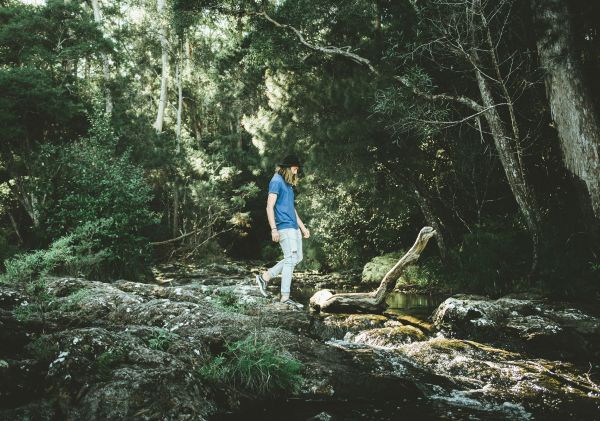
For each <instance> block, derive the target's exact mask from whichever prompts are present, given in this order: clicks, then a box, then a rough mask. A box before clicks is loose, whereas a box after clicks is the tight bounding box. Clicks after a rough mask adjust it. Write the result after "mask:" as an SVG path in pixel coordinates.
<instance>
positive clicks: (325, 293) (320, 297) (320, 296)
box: [309, 289, 333, 309]
mask: <svg viewBox="0 0 600 421" xmlns="http://www.w3.org/2000/svg"><path fill="white" fill-rule="evenodd" d="M332 296H333V292H331V291H330V290H328V289H322V290H320V291H317V292H316V293H315V294H314V295H313V296H312V297H310V301H309V305H310V308H312V309H319V308H321V305H322V304H323V303H324V302H325V301H327V300H329V299H330V298H331V297H332Z"/></svg>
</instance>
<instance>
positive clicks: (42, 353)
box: [27, 335, 59, 362]
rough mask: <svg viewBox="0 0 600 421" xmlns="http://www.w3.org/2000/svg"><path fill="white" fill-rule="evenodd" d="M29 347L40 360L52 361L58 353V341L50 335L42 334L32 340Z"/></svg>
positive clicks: (32, 353)
mask: <svg viewBox="0 0 600 421" xmlns="http://www.w3.org/2000/svg"><path fill="white" fill-rule="evenodd" d="M27 349H28V350H29V352H30V353H31V355H33V357H34V358H35V359H36V360H37V361H40V362H45V361H52V359H53V358H54V357H55V356H56V355H57V354H58V351H59V349H58V343H56V342H52V341H51V340H50V338H49V337H48V336H45V335H42V336H39V337H37V338H36V339H34V340H33V341H31V342H30V343H29V344H28V345H27Z"/></svg>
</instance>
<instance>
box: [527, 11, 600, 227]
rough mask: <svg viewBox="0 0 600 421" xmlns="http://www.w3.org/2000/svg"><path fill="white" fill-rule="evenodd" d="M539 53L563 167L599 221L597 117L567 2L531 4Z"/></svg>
mask: <svg viewBox="0 0 600 421" xmlns="http://www.w3.org/2000/svg"><path fill="white" fill-rule="evenodd" d="M532 7H533V15H534V19H535V23H536V27H537V49H538V54H539V59H540V64H541V65H542V67H543V69H544V70H545V77H546V92H547V95H548V99H549V102H550V111H551V113H552V119H553V120H554V122H555V125H556V129H557V130H558V137H559V139H560V145H561V149H562V152H563V154H564V162H565V166H566V167H567V168H568V169H569V171H571V172H572V173H573V174H574V175H575V176H576V177H578V178H579V179H581V180H582V181H583V183H585V185H586V187H587V190H588V194H589V198H590V202H591V206H592V209H593V212H594V215H595V217H596V218H597V219H600V117H599V116H598V112H597V110H595V109H594V104H593V101H592V98H591V93H590V91H589V90H588V89H585V86H584V82H583V81H584V75H583V71H582V69H581V64H580V60H579V57H578V56H577V54H576V51H577V50H576V49H575V48H574V46H575V39H574V35H573V28H572V26H571V20H570V16H569V10H568V6H567V2H565V1H564V0H533V1H532Z"/></svg>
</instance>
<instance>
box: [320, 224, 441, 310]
mask: <svg viewBox="0 0 600 421" xmlns="http://www.w3.org/2000/svg"><path fill="white" fill-rule="evenodd" d="M434 235H435V230H434V229H433V228H431V227H423V228H422V229H421V231H419V235H418V236H417V239H416V241H415V243H414V244H413V246H412V247H411V248H410V250H408V252H406V254H405V255H404V256H402V257H401V258H400V260H398V262H397V263H396V264H395V265H394V267H393V268H391V269H390V270H389V272H388V273H387V274H386V275H385V276H384V277H383V279H382V280H381V283H380V284H379V287H378V288H377V289H376V290H375V291H372V292H350V293H342V294H333V293H332V292H331V291H329V290H328V289H322V290H320V291H318V292H316V293H315V294H314V295H313V296H312V297H311V299H310V307H311V308H313V309H314V310H317V311H322V312H327V313H378V312H381V311H382V310H383V309H384V307H385V299H386V297H387V296H388V294H389V293H390V292H392V291H393V290H394V287H395V286H396V281H397V280H398V278H400V275H402V272H403V271H404V268H406V266H408V265H409V264H411V263H413V262H415V261H416V260H417V259H418V258H419V256H420V255H421V252H422V251H423V250H424V249H425V246H426V245H427V242H428V241H429V239H430V238H431V237H433V236H434Z"/></svg>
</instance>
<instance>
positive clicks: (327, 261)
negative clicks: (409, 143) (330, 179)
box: [301, 182, 413, 269]
mask: <svg viewBox="0 0 600 421" xmlns="http://www.w3.org/2000/svg"><path fill="white" fill-rule="evenodd" d="M310 184H312V185H309V186H307V187H306V189H307V190H308V191H309V193H308V195H307V196H308V197H304V198H302V199H301V200H302V201H301V206H302V205H304V209H305V213H306V214H308V215H310V217H311V220H312V221H314V222H312V221H309V224H308V225H309V226H310V227H311V228H312V235H313V236H314V238H313V237H311V239H310V240H309V241H308V242H307V252H306V253H305V254H306V255H307V262H306V264H305V267H311V266H314V265H313V263H312V262H311V260H313V261H317V262H320V264H321V265H322V266H323V267H324V268H333V269H351V268H361V267H362V265H364V263H365V262H366V261H368V259H369V258H370V257H372V256H374V255H376V254H380V253H385V252H389V251H391V250H394V249H396V248H397V247H398V246H399V245H400V246H403V245H404V246H405V245H407V243H408V241H407V240H408V239H409V238H410V239H411V240H412V238H411V237H412V235H410V234H409V233H410V222H411V219H412V217H411V212H412V211H413V210H412V209H411V206H410V204H409V203H406V202H403V201H402V200H398V199H397V198H396V197H394V196H393V195H391V196H385V197H382V195H381V194H379V192H378V191H377V188H376V187H375V186H373V185H372V184H371V183H369V182H363V183H361V184H359V185H358V186H357V187H348V186H346V185H343V184H338V185H335V186H328V187H327V188H324V186H323V184H325V183H324V182H322V183H320V184H321V186H320V189H319V190H316V191H312V192H311V191H310V190H311V188H312V187H313V186H316V183H314V184H313V183H310ZM382 227H386V228H385V229H382ZM402 239H404V240H405V243H404V244H403V243H402ZM399 240H400V244H399ZM315 249H316V250H315ZM313 256H314V257H313ZM303 264H304V263H303Z"/></svg>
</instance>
